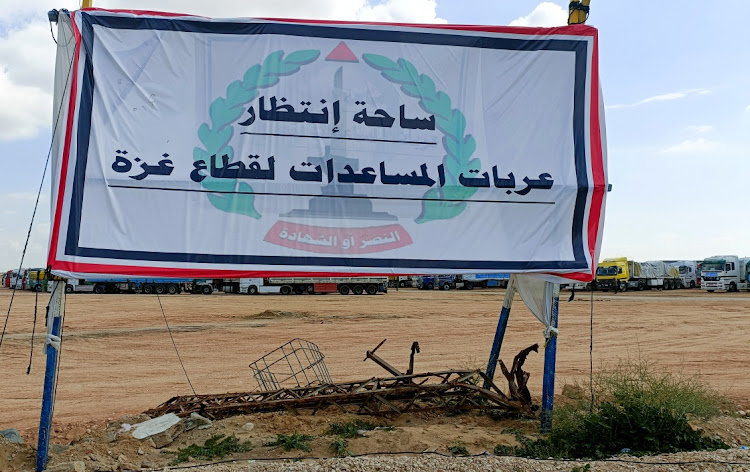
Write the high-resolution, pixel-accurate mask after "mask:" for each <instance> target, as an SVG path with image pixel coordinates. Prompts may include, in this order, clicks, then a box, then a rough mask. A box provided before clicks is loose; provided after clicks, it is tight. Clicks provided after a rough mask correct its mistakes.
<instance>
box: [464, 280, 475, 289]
mask: <svg viewBox="0 0 750 472" xmlns="http://www.w3.org/2000/svg"><path fill="white" fill-rule="evenodd" d="M464 287H466V290H474V282H466V285H464Z"/></svg>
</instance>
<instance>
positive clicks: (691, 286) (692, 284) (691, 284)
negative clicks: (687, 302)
mask: <svg viewBox="0 0 750 472" xmlns="http://www.w3.org/2000/svg"><path fill="white" fill-rule="evenodd" d="M690 288H695V282H694V281H692V280H691V281H690Z"/></svg>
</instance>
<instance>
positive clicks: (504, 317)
mask: <svg viewBox="0 0 750 472" xmlns="http://www.w3.org/2000/svg"><path fill="white" fill-rule="evenodd" d="M513 277H514V276H511V279H510V281H509V282H508V288H507V289H506V290H505V300H503V309H502V310H501V311H500V319H499V320H497V329H496V330H495V339H494V340H493V341H492V351H491V352H490V359H489V360H488V361H487V371H486V373H487V377H488V378H489V379H490V380H493V379H494V378H495V368H496V367H497V360H498V359H499V358H500V348H501V347H502V345H503V338H504V337H505V329H506V328H507V327H508V318H510V307H511V306H512V305H513V297H514V296H515V294H516V285H515V281H514V279H513ZM484 388H486V389H489V388H490V386H489V384H488V383H487V382H485V383H484Z"/></svg>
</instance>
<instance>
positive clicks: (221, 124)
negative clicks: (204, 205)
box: [193, 49, 320, 218]
mask: <svg viewBox="0 0 750 472" xmlns="http://www.w3.org/2000/svg"><path fill="white" fill-rule="evenodd" d="M319 56H320V51H319V50H317V49H306V50H300V51H294V52H292V53H290V54H287V55H286V57H284V51H282V50H279V51H274V52H272V53H271V54H269V55H268V56H266V58H265V59H264V60H263V62H262V65H261V64H256V65H254V66H252V67H250V68H249V69H247V70H246V71H245V74H244V75H243V77H242V80H241V81H240V80H235V81H233V82H231V83H230V84H229V85H228V86H227V90H226V97H219V98H217V99H216V100H214V101H213V102H212V103H211V106H210V107H209V109H208V115H209V118H210V121H211V125H210V126H209V124H208V123H203V124H201V125H200V127H199V128H198V139H199V140H200V142H201V143H202V144H203V146H204V148H201V147H195V148H194V149H193V160H194V161H201V160H202V161H206V160H207V159H210V156H213V155H216V156H217V157H219V156H223V155H225V154H226V155H227V156H229V158H230V160H231V159H233V156H234V149H232V147H231V146H229V142H230V141H231V140H232V135H233V134H234V129H233V128H232V126H231V125H232V123H234V122H235V121H236V120H237V119H238V118H239V117H240V116H242V114H243V113H244V112H245V105H246V104H247V103H249V102H250V101H251V100H253V99H254V98H255V97H256V96H257V95H258V89H262V88H267V87H271V86H273V85H276V84H277V83H278V82H279V77H283V76H288V75H292V74H296V73H297V72H299V70H300V68H301V67H302V66H304V65H307V64H310V63H311V62H314V61H315V60H317V59H318V57H319ZM201 175H205V176H206V178H205V179H203V181H201V186H202V187H203V188H205V189H206V190H210V191H213V192H240V193H210V194H208V201H209V202H211V204H212V205H213V206H214V207H216V208H218V209H219V210H221V211H225V212H228V213H237V214H241V215H246V216H249V217H251V218H260V217H261V215H260V213H258V212H257V210H256V209H255V195H252V194H251V193H250V192H252V191H253V188H252V187H251V186H250V185H248V184H247V183H246V182H239V181H238V180H237V179H232V180H228V179H215V178H213V177H211V176H210V175H208V174H205V173H202V174H201Z"/></svg>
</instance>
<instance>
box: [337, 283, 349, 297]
mask: <svg viewBox="0 0 750 472" xmlns="http://www.w3.org/2000/svg"><path fill="white" fill-rule="evenodd" d="M339 293H340V294H341V295H349V286H348V285H342V286H341V287H339Z"/></svg>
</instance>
